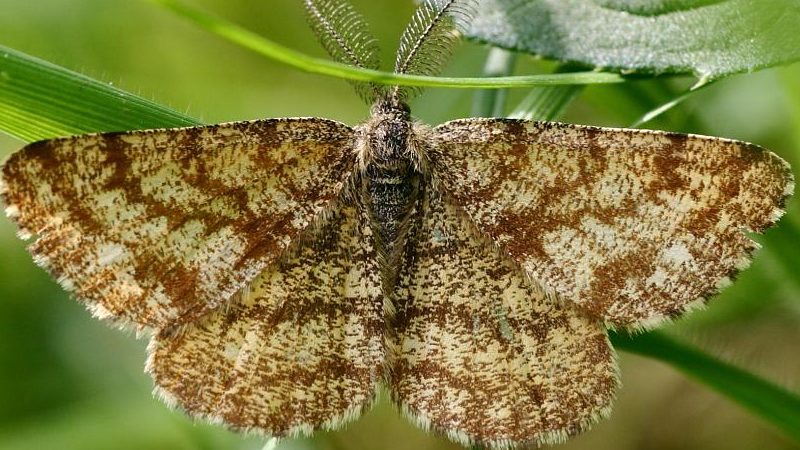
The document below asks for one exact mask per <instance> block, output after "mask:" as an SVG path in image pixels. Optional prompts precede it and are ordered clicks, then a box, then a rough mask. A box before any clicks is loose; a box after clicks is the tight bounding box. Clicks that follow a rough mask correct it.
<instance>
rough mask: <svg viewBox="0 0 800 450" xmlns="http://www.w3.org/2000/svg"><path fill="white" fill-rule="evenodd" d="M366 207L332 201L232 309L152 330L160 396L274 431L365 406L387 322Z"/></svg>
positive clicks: (304, 427)
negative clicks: (321, 218)
mask: <svg viewBox="0 0 800 450" xmlns="http://www.w3.org/2000/svg"><path fill="white" fill-rule="evenodd" d="M362 211H363V210H362V208H360V207H356V206H355V205H353V204H350V203H344V204H340V205H338V206H336V207H334V208H333V209H332V210H331V213H330V217H329V218H328V219H326V220H325V221H324V223H323V224H321V225H320V226H314V227H313V228H312V229H310V230H307V232H305V234H304V237H303V239H302V242H300V244H299V245H297V246H295V247H293V249H292V250H291V252H290V253H289V254H288V255H287V256H285V257H283V258H282V260H281V261H280V263H278V264H273V265H272V266H270V267H269V268H268V269H267V270H265V271H264V272H263V273H261V274H260V275H259V276H258V277H257V278H256V279H255V280H253V281H252V283H251V284H250V285H249V286H248V287H247V288H246V289H245V290H243V292H242V293H241V294H239V295H238V296H237V298H236V299H234V301H232V302H231V304H230V307H229V308H227V309H224V310H220V311H217V312H214V313H211V314H209V315H208V316H207V317H205V318H203V319H201V320H199V321H197V322H195V323H192V324H189V325H185V326H183V327H180V328H177V329H173V328H170V329H166V330H164V331H162V332H161V333H160V334H159V335H158V336H156V337H155V338H154V340H153V341H152V342H151V344H150V348H149V352H150V359H149V361H148V372H150V374H151V375H152V376H153V379H154V380H155V382H156V385H157V386H158V391H159V393H160V394H161V395H162V397H163V398H165V399H166V400H167V401H168V402H171V403H176V404H177V405H180V406H181V407H182V408H183V409H185V410H186V411H187V412H189V413H190V414H192V415H195V416H199V417H204V418H208V419H211V420H214V421H220V422H224V423H225V424H226V425H228V426H230V427H233V428H235V429H240V430H254V431H259V432H262V433H265V434H267V435H271V436H287V435H294V434H297V433H301V432H302V433H310V432H311V431H313V430H316V429H319V428H334V427H336V426H339V425H341V424H342V423H343V422H344V421H348V420H351V419H353V418H355V417H357V416H358V415H359V414H360V412H361V411H362V410H363V409H364V408H366V407H368V406H369V405H371V404H372V402H373V399H374V394H375V389H376V384H377V382H378V380H379V379H381V377H383V365H384V328H385V324H384V303H383V296H382V295H381V290H380V289H381V285H380V278H379V273H378V269H377V265H376V264H377V263H376V257H375V250H374V248H373V246H372V239H371V238H372V236H371V232H370V229H369V226H368V221H367V219H366V217H365V214H364V213H363V212H362Z"/></svg>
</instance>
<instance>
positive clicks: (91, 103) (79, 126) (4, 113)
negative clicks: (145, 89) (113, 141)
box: [0, 46, 199, 142]
mask: <svg viewBox="0 0 800 450" xmlns="http://www.w3.org/2000/svg"><path fill="white" fill-rule="evenodd" d="M198 123H199V122H198V121H197V120H195V119H192V118H190V117H188V116H185V115H183V114H181V113H178V112H176V111H173V110H171V109H169V108H166V107H164V106H161V105H159V104H157V103H154V102H151V101H149V100H145V99H143V98H141V97H137V96H135V95H132V94H129V93H128V92H125V91H123V90H121V89H117V88H115V87H112V86H110V85H108V84H105V83H101V82H99V81H97V80H93V79H91V78H89V77H86V76H84V75H81V74H79V73H75V72H72V71H70V70H67V69H64V68H63V67H59V66H56V65H54V64H51V63H49V62H47V61H43V60H41V59H38V58H35V57H33V56H29V55H26V54H24V53H20V52H17V51H15V50H12V49H9V48H5V47H2V46H0V124H1V128H2V131H3V132H5V133H7V134H9V135H11V136H13V137H17V138H19V139H22V140H24V141H28V142H31V141H37V140H40V139H47V138H52V137H56V136H64V135H70V134H81V133H88V132H92V131H116V130H132V129H144V128H156V127H181V126H191V125H197V124H198Z"/></svg>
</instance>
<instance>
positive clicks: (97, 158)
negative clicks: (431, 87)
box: [0, 0, 793, 448]
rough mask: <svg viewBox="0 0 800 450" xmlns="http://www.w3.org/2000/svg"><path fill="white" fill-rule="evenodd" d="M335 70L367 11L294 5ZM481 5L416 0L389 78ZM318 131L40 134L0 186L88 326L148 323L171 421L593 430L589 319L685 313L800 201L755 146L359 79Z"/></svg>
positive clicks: (510, 437) (609, 363)
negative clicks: (388, 404)
mask: <svg viewBox="0 0 800 450" xmlns="http://www.w3.org/2000/svg"><path fill="white" fill-rule="evenodd" d="M304 3H305V7H306V9H307V11H308V16H309V19H310V23H311V25H312V27H313V29H314V31H315V32H316V33H317V34H318V36H320V38H321V41H322V43H323V44H324V46H325V47H326V48H327V50H328V52H329V53H330V54H331V56H332V57H333V58H334V59H335V60H337V61H340V62H344V63H348V64H352V65H355V66H358V67H363V68H373V69H377V68H378V67H379V62H378V60H377V48H376V44H375V41H374V39H372V38H371V37H370V35H369V33H368V31H367V28H366V25H365V24H364V21H363V19H362V18H361V16H360V15H358V14H357V13H356V11H355V10H354V9H353V8H352V7H351V6H350V5H349V4H347V3H345V2H343V1H339V0H304ZM475 6H476V5H475V3H473V2H470V1H464V0H427V1H425V2H423V3H422V5H421V6H420V7H419V9H418V10H417V11H416V13H415V15H414V18H413V20H412V21H411V23H410V25H409V26H408V28H407V29H406V31H405V33H404V34H403V36H402V39H401V43H400V48H399V51H398V53H397V60H396V64H395V72H397V73H401V74H425V75H434V74H436V73H438V71H439V70H440V68H441V67H442V65H443V64H444V62H445V60H446V59H447V57H448V55H449V53H450V51H451V48H452V46H453V45H454V44H455V42H456V41H457V40H458V38H459V36H458V33H457V32H456V29H457V27H458V26H459V25H461V24H463V21H466V20H469V17H470V15H471V13H472V10H474V8H475ZM356 90H357V92H358V93H359V94H360V95H361V96H362V97H363V98H364V99H366V100H367V101H368V102H370V103H372V105H373V106H372V109H371V114H370V116H369V118H368V119H367V120H366V121H365V122H364V123H362V124H360V125H357V126H355V127H350V126H348V125H345V124H342V123H339V122H334V121H331V120H326V119H320V118H284V119H271V120H256V121H252V122H236V123H228V124H220V125H212V126H203V127H194V128H183V129H161V130H147V131H131V132H118V133H105V134H91V135H84V136H76V137H67V138H59V139H53V140H48V141H43V142H37V143H34V144H31V145H28V146H27V147H25V148H23V149H22V150H20V151H19V152H17V153H15V154H13V155H11V157H10V158H9V159H8V160H7V161H6V162H5V164H4V166H3V167H2V188H0V192H1V194H2V199H3V202H4V204H5V205H6V213H7V215H8V216H9V217H10V218H12V219H13V220H14V221H15V222H16V223H17V224H18V226H19V233H20V235H21V236H23V237H25V238H28V237H31V236H32V235H36V240H35V242H33V244H32V245H31V246H30V251H31V253H32V254H33V255H34V258H35V261H36V262H37V263H38V264H40V265H41V266H42V267H44V268H45V269H47V270H48V271H49V272H50V273H51V274H52V275H53V276H54V277H55V278H57V279H58V281H59V282H60V283H61V285H62V286H63V287H64V288H65V289H67V290H68V291H71V292H72V293H74V295H75V297H77V298H78V299H79V300H80V301H82V302H83V303H85V304H86V306H87V307H88V308H89V309H90V310H91V312H92V313H93V314H94V315H95V316H97V317H99V318H101V319H105V320H108V321H111V322H113V323H115V324H118V325H121V326H130V327H134V328H136V329H138V330H149V331H151V332H152V340H151V342H150V345H149V347H148V353H149V356H148V360H147V365H146V368H147V369H146V370H147V372H148V373H149V374H150V375H151V376H152V377H153V379H154V381H155V385H156V391H157V392H158V394H159V395H160V396H161V398H163V399H164V400H165V401H166V402H167V403H168V404H170V405H175V406H179V407H180V408H182V409H183V410H185V411H186V412H187V413H188V414H190V415H192V416H195V417H201V418H205V419H208V420H211V421H213V422H219V423H224V424H226V425H227V426H229V427H231V428H234V429H237V430H247V431H260V432H262V433H264V434H267V435H271V436H292V435H296V434H299V433H311V432H313V431H315V430H318V429H331V428H336V427H338V426H340V425H341V424H343V423H344V422H347V421H350V420H352V419H354V418H356V417H358V416H359V414H361V413H362V412H363V411H364V410H365V409H366V408H368V407H370V405H371V404H372V403H373V402H374V401H375V398H376V389H377V388H378V386H379V385H385V386H387V387H388V390H389V392H390V393H391V398H392V400H393V402H394V403H395V404H396V405H397V407H398V408H399V409H401V410H402V412H403V413H404V414H405V415H407V416H408V417H410V418H411V419H412V420H413V421H414V422H416V423H417V424H419V425H420V426H422V427H424V428H426V429H433V430H435V431H437V432H439V433H442V434H445V435H447V436H448V437H450V438H451V439H453V440H455V441H458V442H460V443H463V444H470V445H481V446H486V447H491V448H512V447H517V446H522V445H539V444H548V443H554V442H561V441H563V440H565V439H566V438H568V437H569V436H572V435H574V434H576V433H579V432H581V431H583V430H585V429H587V428H588V427H589V426H590V425H592V424H593V423H595V422H597V421H598V420H600V419H601V418H603V417H605V416H606V415H607V414H608V413H609V410H610V405H611V402H612V400H613V397H614V392H615V389H616V388H617V386H618V384H619V374H618V369H617V363H616V356H615V353H614V349H613V348H612V347H611V346H610V344H609V340H608V337H607V333H606V329H607V328H617V329H627V330H641V329H650V328H653V327H655V326H657V325H659V324H661V323H663V322H664V321H667V320H670V319H673V318H676V317H678V316H680V315H681V314H683V313H685V312H687V311H689V310H692V309H695V308H698V307H700V306H702V305H703V304H704V302H705V299H706V298H708V297H709V296H711V295H713V294H714V293H715V292H717V290H719V289H720V288H722V287H723V286H724V285H726V284H727V283H729V282H730V279H731V277H732V276H733V275H734V274H735V273H736V272H737V271H739V270H741V269H742V268H744V267H745V266H746V265H747V263H748V261H749V257H750V254H751V252H752V251H753V250H754V249H755V248H756V244H755V243H754V242H753V241H752V240H751V239H750V238H749V237H748V236H747V234H746V233H751V232H761V231H763V230H764V229H765V228H767V227H769V226H771V225H772V224H773V223H775V222H776V220H777V219H778V218H779V216H780V215H781V212H782V205H783V202H784V200H785V199H786V197H787V196H789V195H790V194H791V193H792V190H793V181H792V175H791V172H790V170H789V167H788V165H787V163H786V162H784V161H783V160H782V159H781V158H779V157H778V156H776V155H775V154H773V153H770V152H769V151H766V150H764V149H762V148H760V147H757V146H755V145H752V144H748V143H744V142H738V141H732V140H726V139H719V138H712V137H703V136H695V135H683V134H674V133H666V132H657V131H644V130H629V129H610V128H595V127H589V126H578V125H568V124H562V123H549V122H534V121H525V120H510V119H499V118H495V119H477V118H472V119H462V120H454V121H451V122H447V123H445V124H442V125H439V126H436V127H429V126H427V125H425V124H423V123H420V122H419V121H417V120H415V119H414V118H413V117H412V115H411V113H410V110H409V107H408V100H409V99H410V98H411V96H413V95H415V94H416V91H415V90H413V89H409V88H406V87H396V86H395V87H384V86H381V85H378V84H371V83H361V84H357V85H356Z"/></svg>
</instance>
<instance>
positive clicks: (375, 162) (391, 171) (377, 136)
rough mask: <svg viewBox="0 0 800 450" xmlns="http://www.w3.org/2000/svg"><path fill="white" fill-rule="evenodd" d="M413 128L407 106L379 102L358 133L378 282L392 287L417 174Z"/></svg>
mask: <svg viewBox="0 0 800 450" xmlns="http://www.w3.org/2000/svg"><path fill="white" fill-rule="evenodd" d="M414 128H415V127H414V124H413V122H412V120H411V115H410V111H409V108H408V106H407V105H405V104H404V103H402V102H398V101H394V100H390V99H384V100H381V101H379V102H377V103H376V104H375V105H374V106H373V107H372V114H371V116H370V118H369V120H368V121H367V122H366V123H365V124H364V125H362V126H361V127H360V129H359V134H360V136H359V140H360V142H359V143H358V145H357V148H358V151H359V155H358V157H359V160H360V161H361V167H362V172H361V173H362V177H361V186H360V195H361V199H362V202H363V204H364V205H365V206H366V207H367V210H368V211H369V215H370V218H371V221H372V229H373V234H374V236H375V244H376V247H377V250H378V258H379V262H380V265H381V274H382V277H383V282H384V284H385V285H387V287H389V286H392V285H393V284H394V283H395V280H396V276H397V267H399V260H400V257H401V256H402V254H403V250H404V248H405V241H406V234H407V230H408V222H409V218H410V216H411V213H412V211H413V210H414V206H415V204H416V201H417V198H418V196H419V184H420V177H421V173H420V172H419V159H420V155H419V153H418V152H419V149H418V148H417V147H418V145H417V144H416V139H415V136H414Z"/></svg>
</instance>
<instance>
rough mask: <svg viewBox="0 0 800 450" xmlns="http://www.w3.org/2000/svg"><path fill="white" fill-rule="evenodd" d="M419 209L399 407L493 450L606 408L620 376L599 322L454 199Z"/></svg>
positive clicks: (557, 431)
mask: <svg viewBox="0 0 800 450" xmlns="http://www.w3.org/2000/svg"><path fill="white" fill-rule="evenodd" d="M420 210H421V212H420V213H419V215H418V217H417V219H416V222H415V223H414V224H413V228H412V230H411V233H412V235H413V236H415V239H414V240H413V241H412V242H411V243H410V244H409V252H408V254H407V261H406V267H405V268H404V270H403V272H402V274H401V279H400V286H399V288H398V292H397V296H396V297H397V298H396V308H397V310H396V317H395V319H394V323H393V328H394V331H395V333H396V335H395V337H394V342H393V345H392V346H391V347H390V348H392V349H393V350H392V358H391V363H390V364H391V365H390V367H391V375H390V376H391V387H392V391H393V396H394V400H395V402H396V403H398V405H399V406H400V407H401V408H402V409H403V411H404V412H405V413H406V414H407V415H409V416H410V417H411V418H413V419H414V420H415V421H417V422H418V423H420V424H421V425H422V426H424V427H426V428H427V427H432V428H434V429H435V430H438V431H440V432H442V433H445V434H447V435H448V436H449V437H450V438H452V439H454V440H457V441H459V442H461V443H463V444H466V445H470V444H479V445H483V446H490V447H493V448H510V447H514V446H517V445H521V444H543V443H554V442H560V441H563V440H565V439H566V438H567V437H568V436H571V435H573V434H576V433H578V432H580V431H581V430H583V429H585V428H586V427H588V426H589V425H591V424H592V423H594V422H596V421H597V420H599V419H600V418H601V417H603V416H604V415H606V414H607V413H608V411H609V408H610V403H611V401H612V399H613V395H614V390H615V388H616V386H617V384H618V381H617V380H618V378H617V366H616V362H615V354H614V351H613V349H612V348H611V347H610V344H609V342H608V338H607V336H606V333H605V330H604V329H603V328H602V326H601V324H600V323H599V321H597V320H593V319H590V318H587V317H586V316H584V315H582V314H580V313H578V312H576V311H575V310H574V309H573V308H571V307H569V306H566V305H563V304H560V303H558V302H555V301H553V300H552V299H550V298H548V297H546V296H545V295H544V293H543V292H542V291H541V290H539V289H537V288H535V287H534V286H533V284H532V283H530V281H529V280H528V279H527V278H526V277H525V275H524V274H523V273H522V272H521V271H520V270H519V268H518V267H516V265H515V264H514V262H513V261H511V259H510V258H508V257H506V256H500V255H499V254H498V252H497V250H496V249H494V248H493V247H492V245H491V243H490V242H489V241H488V239H486V238H485V237H482V236H481V235H480V233H479V232H478V231H477V230H475V229H474V227H473V226H472V225H471V224H469V220H468V219H467V218H466V217H464V215H463V213H462V212H460V211H459V210H458V209H457V207H456V206H454V205H453V204H452V203H451V202H450V201H448V200H447V199H443V198H441V197H440V196H438V195H437V194H435V193H428V194H427V196H426V197H425V199H424V200H423V201H422V205H421V207H420Z"/></svg>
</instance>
